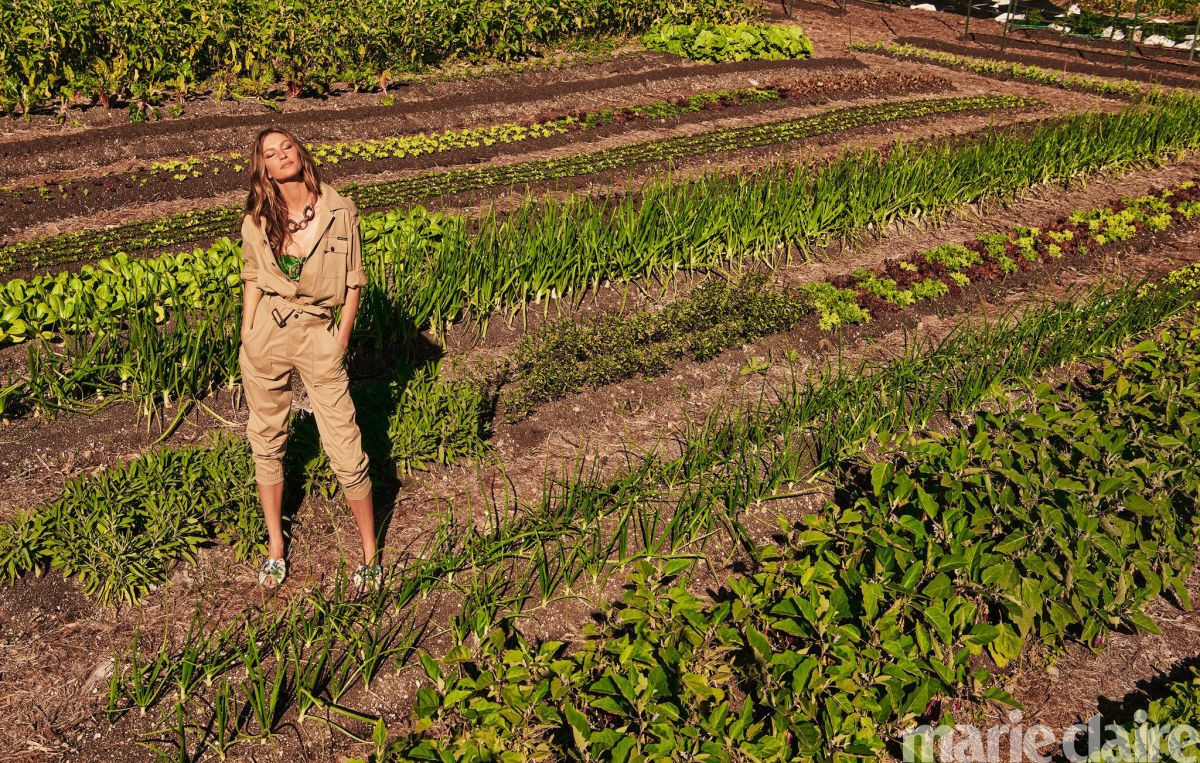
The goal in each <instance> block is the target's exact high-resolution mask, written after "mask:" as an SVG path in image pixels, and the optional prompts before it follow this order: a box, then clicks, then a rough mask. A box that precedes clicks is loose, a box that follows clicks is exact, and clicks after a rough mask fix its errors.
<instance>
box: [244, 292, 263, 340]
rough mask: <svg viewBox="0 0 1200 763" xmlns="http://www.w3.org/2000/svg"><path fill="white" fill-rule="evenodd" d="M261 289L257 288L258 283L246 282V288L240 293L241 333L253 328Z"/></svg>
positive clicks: (260, 297)
mask: <svg viewBox="0 0 1200 763" xmlns="http://www.w3.org/2000/svg"><path fill="white" fill-rule="evenodd" d="M262 295H263V293H262V290H260V289H259V288H258V284H256V283H254V282H249V283H247V284H246V290H245V292H244V293H243V295H242V335H243V336H245V335H246V334H247V333H249V331H250V329H252V328H254V313H255V311H256V310H257V309H258V303H259V300H261V299H262Z"/></svg>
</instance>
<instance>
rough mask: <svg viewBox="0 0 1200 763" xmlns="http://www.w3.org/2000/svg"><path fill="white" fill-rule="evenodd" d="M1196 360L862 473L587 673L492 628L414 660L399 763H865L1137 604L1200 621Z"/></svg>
mask: <svg viewBox="0 0 1200 763" xmlns="http://www.w3.org/2000/svg"><path fill="white" fill-rule="evenodd" d="M1198 339H1200V327H1197V325H1196V323H1195V322H1194V320H1192V321H1188V322H1184V323H1183V324H1182V325H1181V326H1178V327H1175V328H1171V329H1168V330H1164V331H1162V332H1161V333H1160V334H1158V335H1156V336H1155V337H1154V338H1152V339H1147V340H1146V341H1144V342H1142V343H1140V344H1138V345H1137V346H1136V347H1134V348H1133V349H1131V350H1129V351H1126V352H1118V353H1114V354H1113V355H1112V356H1111V357H1109V358H1107V359H1105V360H1104V362H1102V363H1097V364H1095V365H1094V366H1093V367H1092V369H1091V372H1090V375H1089V377H1088V378H1087V379H1086V381H1084V382H1082V383H1080V384H1078V385H1069V386H1067V387H1065V388H1062V389H1052V388H1049V387H1047V386H1044V385H1043V386H1040V387H1038V388H1037V389H1036V390H1034V391H1033V392H1032V393H1031V394H1030V395H1029V397H1028V398H1027V399H1026V400H1023V401H1018V403H1017V404H1014V405H1008V406H1005V407H1004V409H1003V410H1001V411H1000V412H999V413H996V412H990V411H981V412H979V413H978V414H977V415H976V418H975V423H974V425H973V426H971V427H969V428H967V429H966V430H964V431H963V432H962V433H960V434H954V435H951V436H948V437H947V436H938V435H932V436H928V435H927V436H925V437H918V438H914V439H911V440H908V441H906V442H904V443H903V444H902V445H899V446H897V447H896V448H894V449H893V450H891V451H890V452H889V453H887V454H886V455H887V458H886V460H875V461H864V462H863V463H862V464H861V467H860V469H861V474H862V476H863V479H862V480H861V481H860V482H858V483H856V484H854V485H853V486H851V487H850V488H848V489H847V490H846V491H845V492H844V494H843V497H841V498H840V499H839V500H837V501H836V502H835V503H832V504H830V505H828V506H826V507H825V508H824V509H823V510H822V511H820V512H819V513H817V514H814V515H810V516H807V517H805V518H804V520H803V521H802V522H800V523H798V525H797V526H795V527H794V528H789V529H788V534H787V539H786V542H784V543H783V544H781V545H780V546H768V547H761V548H758V549H756V550H755V552H754V554H753V555H754V560H755V563H754V565H753V569H752V571H751V573H750V574H746V575H743V576H738V577H733V578H729V579H728V580H727V581H726V584H725V587H724V588H722V589H721V590H719V591H717V592H716V593H715V595H714V596H713V598H712V599H711V600H710V599H702V598H700V597H697V596H696V595H694V594H692V593H690V592H689V591H688V590H687V589H686V587H684V586H683V585H681V584H679V583H677V582H675V581H674V580H673V577H674V576H676V575H678V574H679V573H680V572H682V571H683V570H684V569H686V567H687V562H686V561H685V562H682V563H675V564H671V565H669V566H667V567H666V568H665V569H664V570H661V571H656V570H655V569H654V568H652V567H650V566H649V565H647V566H644V567H642V568H640V569H639V570H638V572H637V573H636V574H635V575H634V576H633V578H632V587H631V589H630V590H629V592H628V593H626V594H625V596H624V600H623V603H622V604H620V605H618V606H616V607H614V608H613V609H611V610H610V611H609V612H607V613H606V615H605V617H604V618H603V619H602V620H601V622H600V624H599V625H595V626H592V625H589V626H587V629H586V634H587V639H586V641H585V642H584V643H583V644H582V646H581V648H580V649H578V651H574V652H568V651H567V650H566V649H565V645H564V644H562V643H560V642H554V641H552V642H547V643H531V642H529V641H526V640H525V639H523V638H521V636H520V634H519V633H517V632H515V631H513V630H512V629H502V630H497V631H494V632H493V633H492V635H491V636H490V637H489V638H486V639H484V640H483V641H482V643H481V645H480V650H479V651H478V652H472V651H470V650H467V649H456V650H452V651H451V652H450V654H448V655H447V656H446V658H445V659H444V660H443V661H442V662H441V663H440V664H438V663H435V662H434V661H432V660H427V661H425V662H424V664H425V669H426V671H427V673H428V675H429V678H430V680H431V681H432V683H433V686H432V687H430V688H425V689H422V690H421V691H420V692H419V693H418V697H417V700H416V711H415V716H416V719H415V726H414V731H413V732H412V733H411V734H410V735H408V736H407V737H406V738H405V739H403V740H402V741H400V742H399V743H397V744H396V746H395V747H394V748H393V749H392V752H393V753H395V754H397V755H398V756H399V757H401V758H402V759H409V758H412V759H423V760H437V759H441V758H442V756H443V755H457V756H464V755H465V756H467V757H487V756H488V755H489V754H499V753H500V752H501V751H504V752H507V753H510V754H511V753H514V752H515V753H517V754H520V755H525V756H528V757H538V756H547V757H550V758H556V759H570V758H575V757H585V756H604V757H609V756H611V757H612V758H613V759H616V760H634V759H640V758H642V757H643V756H646V757H667V756H671V755H677V756H679V755H682V756H688V757H701V758H704V759H710V760H725V759H733V758H735V757H736V756H743V755H747V754H752V755H754V756H755V757H757V758H760V759H787V760H827V759H830V757H831V756H877V755H881V754H883V752H884V747H885V743H886V742H887V741H888V740H894V739H898V737H899V734H900V732H901V731H903V730H904V729H905V728H906V727H908V726H909V725H910V724H913V723H915V722H918V721H921V720H924V719H927V718H928V717H929V716H928V714H929V713H930V709H931V708H933V707H936V706H937V701H938V700H939V699H943V698H962V699H968V700H975V701H986V700H995V701H1000V702H1005V703H1012V700H1011V698H1010V697H1008V695H1007V694H1006V693H1005V692H1004V691H1003V690H1002V689H1001V688H1000V687H999V686H998V685H997V681H996V679H995V678H994V676H993V671H992V668H991V664H994V665H995V666H997V667H1001V668H1002V667H1003V666H1004V665H1005V664H1007V663H1008V662H1009V661H1011V660H1013V659H1015V658H1016V657H1017V656H1018V655H1019V654H1020V653H1021V652H1022V651H1023V649H1024V647H1025V646H1026V644H1029V643H1039V644H1042V645H1044V646H1046V647H1050V648H1061V647H1062V646H1063V645H1065V644H1066V643H1069V642H1082V643H1084V644H1087V645H1089V646H1094V645H1095V644H1096V643H1098V641H1097V639H1098V638H1099V637H1101V636H1103V635H1104V634H1105V633H1106V632H1108V631H1110V630H1112V629H1116V628H1134V629H1137V630H1140V631H1148V632H1155V631H1157V627H1156V626H1155V624H1154V623H1153V621H1151V620H1150V619H1149V618H1148V617H1147V616H1146V615H1145V614H1143V612H1142V610H1143V607H1144V606H1145V604H1146V603H1147V602H1148V601H1149V600H1151V599H1153V598H1154V597H1156V596H1158V595H1160V594H1166V595H1170V596H1173V597H1174V598H1175V599H1176V600H1177V601H1179V602H1180V603H1181V604H1182V605H1183V606H1185V607H1190V606H1191V603H1190V600H1189V598H1188V594H1187V591H1186V588H1185V586H1184V580H1185V579H1186V577H1187V575H1188V574H1189V573H1190V571H1191V569H1192V566H1193V564H1194V554H1195V546H1196V542H1197V538H1198V530H1200V516H1198V515H1197V511H1196V506H1197V498H1198V497H1200V473H1198V472H1197V466H1196V464H1197V458H1198V457H1200V427H1197V423H1198V422H1200V412H1198V411H1200V350H1198V349H1197V348H1198V346H1200V345H1198V343H1197V340H1198ZM1189 400H1190V401H1191V402H1190V403H1189V402H1187V401H1189ZM756 456H757V457H756V458H755V459H754V462H755V463H756V464H757V463H759V462H760V459H761V460H762V463H764V465H766V466H767V468H768V469H769V468H771V466H770V459H771V457H772V454H770V453H758V454H756ZM985 656H986V658H989V659H990V663H987V662H985V661H984V660H983V658H984V657H985ZM685 730H686V732H685Z"/></svg>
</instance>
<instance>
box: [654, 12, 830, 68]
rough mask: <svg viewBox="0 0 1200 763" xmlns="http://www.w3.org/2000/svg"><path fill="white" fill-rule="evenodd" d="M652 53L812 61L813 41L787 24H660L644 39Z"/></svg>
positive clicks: (706, 58) (700, 58)
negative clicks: (806, 59) (804, 59)
mask: <svg viewBox="0 0 1200 763" xmlns="http://www.w3.org/2000/svg"><path fill="white" fill-rule="evenodd" d="M642 42H643V43H645V45H646V47H647V48H649V49H650V50H660V51H664V52H666V53H674V54H675V55H677V56H683V57H684V58H690V59H692V60H694V61H712V62H722V61H745V60H747V59H751V58H757V59H766V60H771V61H777V60H783V59H789V58H808V57H809V56H811V55H812V53H813V45H812V40H810V39H809V37H808V35H806V34H805V33H804V32H803V31H802V30H801V29H800V28H799V27H795V26H788V25H783V24H765V25H750V24H735V25H723V24H710V23H706V22H701V21H697V22H693V23H691V24H658V25H656V26H654V27H653V28H651V29H650V30H649V31H648V32H646V34H645V35H643V37H642Z"/></svg>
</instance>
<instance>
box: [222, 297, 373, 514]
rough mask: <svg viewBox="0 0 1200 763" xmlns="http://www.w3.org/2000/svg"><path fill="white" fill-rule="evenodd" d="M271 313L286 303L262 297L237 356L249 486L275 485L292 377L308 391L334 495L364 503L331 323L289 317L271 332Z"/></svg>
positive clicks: (361, 466)
mask: <svg viewBox="0 0 1200 763" xmlns="http://www.w3.org/2000/svg"><path fill="white" fill-rule="evenodd" d="M273 309H278V311H279V314H280V315H288V313H290V312H292V308H291V306H288V304H287V303H286V302H284V301H282V300H280V299H279V298H277V297H274V296H272V295H269V294H264V295H263V298H262V299H261V300H260V301H259V304H258V309H257V311H256V312H255V315H254V324H253V326H252V327H251V329H250V331H249V333H248V334H247V336H245V337H244V338H243V341H242V348H241V351H240V353H239V355H238V362H239V365H240V366H241V370H242V383H243V386H244V388H245V394H246V402H247V404H248V406H249V408H250V420H249V422H247V424H246V437H247V439H249V441H250V450H251V452H252V453H253V454H254V472H255V479H256V480H257V481H258V482H259V483H260V484H263V485H277V484H279V483H281V482H283V457H284V453H285V451H286V449H287V436H288V416H289V414H290V412H291V407H292V388H291V380H290V374H291V372H292V369H295V370H296V371H298V372H299V374H300V379H301V381H303V382H304V388H305V389H306V390H307V391H308V398H309V401H310V403H311V404H312V410H313V415H314V416H315V417H316V420H317V430H318V431H319V432H320V435H321V444H322V445H323V446H324V447H325V452H326V453H328V454H329V461H330V463H331V464H332V465H333V471H334V473H335V474H336V475H337V478H338V482H339V483H340V484H341V486H342V493H343V494H344V495H345V496H346V498H348V499H350V500H355V499H359V498H365V497H366V496H368V495H370V494H371V478H370V476H369V475H368V464H367V456H366V453H364V452H363V447H362V434H361V433H360V432H359V428H358V423H357V421H356V420H355V414H354V402H353V400H351V398H350V377H349V375H348V374H347V373H346V365H345V351H344V350H343V349H342V346H341V344H340V343H339V342H338V340H337V337H336V336H335V335H334V331H335V326H334V323H333V319H332V317H331V316H330V315H328V314H315V313H309V312H302V313H292V315H291V316H290V317H289V318H288V319H287V321H286V323H285V325H283V326H279V324H278V323H277V322H276V321H275V319H274V318H273V317H272V310H273Z"/></svg>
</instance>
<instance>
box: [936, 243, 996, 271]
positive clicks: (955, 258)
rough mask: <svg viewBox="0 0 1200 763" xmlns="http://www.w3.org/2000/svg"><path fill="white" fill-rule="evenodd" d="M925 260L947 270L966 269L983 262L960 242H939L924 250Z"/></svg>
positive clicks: (977, 253)
mask: <svg viewBox="0 0 1200 763" xmlns="http://www.w3.org/2000/svg"><path fill="white" fill-rule="evenodd" d="M925 261H926V262H930V263H933V264H935V265H943V266H945V267H946V269H948V270H966V269H967V268H969V267H973V266H975V265H978V264H979V263H980V262H983V258H982V257H981V256H980V255H979V252H976V251H973V250H971V249H968V248H966V247H965V246H963V245H962V244H939V245H938V246H935V247H933V248H932V249H929V250H927V251H926V252H925Z"/></svg>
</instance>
